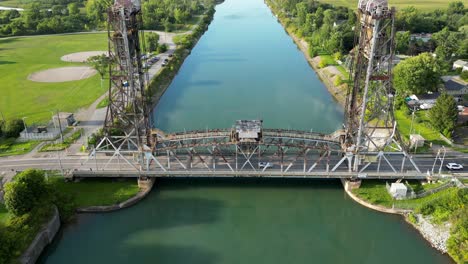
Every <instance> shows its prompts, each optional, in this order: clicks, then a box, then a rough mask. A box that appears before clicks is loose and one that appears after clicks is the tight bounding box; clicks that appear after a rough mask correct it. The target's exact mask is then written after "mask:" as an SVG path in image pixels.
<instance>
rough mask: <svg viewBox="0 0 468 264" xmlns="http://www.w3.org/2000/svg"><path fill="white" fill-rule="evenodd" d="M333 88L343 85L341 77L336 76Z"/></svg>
mask: <svg viewBox="0 0 468 264" xmlns="http://www.w3.org/2000/svg"><path fill="white" fill-rule="evenodd" d="M333 84H334V85H335V86H340V85H342V84H343V79H341V76H336V78H335V81H334V83H333Z"/></svg>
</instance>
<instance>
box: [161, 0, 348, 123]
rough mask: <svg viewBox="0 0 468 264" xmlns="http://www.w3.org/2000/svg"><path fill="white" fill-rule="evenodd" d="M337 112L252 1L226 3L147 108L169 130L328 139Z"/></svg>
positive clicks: (297, 53)
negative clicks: (255, 122) (262, 131)
mask: <svg viewBox="0 0 468 264" xmlns="http://www.w3.org/2000/svg"><path fill="white" fill-rule="evenodd" d="M342 111H343V110H342V109H341V107H340V106H339V105H337V104H336V102H334V101H333V98H332V97H331V95H330V94H329V93H328V91H327V89H326V88H325V86H324V85H323V84H322V83H321V82H320V80H319V79H318V78H317V76H316V75H315V73H314V71H313V70H312V69H311V68H310V67H309V65H308V63H307V61H306V59H305V58H304V56H303V54H302V53H301V52H300V50H298V48H297V46H296V45H295V44H294V42H293V40H292V39H291V38H290V37H289V36H288V35H287V33H286V32H285V31H284V30H283V28H282V26H281V24H279V23H278V22H277V21H276V18H275V17H274V16H273V15H272V13H271V12H270V10H269V8H268V7H267V6H266V5H265V4H264V3H263V2H262V1H260V0H226V2H224V3H223V4H221V5H219V6H218V8H217V11H216V14H215V18H214V21H213V22H212V23H211V25H210V27H209V30H208V31H207V32H206V33H205V35H204V36H203V37H202V38H201V39H200V41H199V42H198V44H197V45H196V47H195V48H194V49H193V50H192V53H191V55H190V56H189V57H188V58H187V59H186V60H185V62H184V64H183V66H182V68H181V70H180V72H179V74H178V75H177V76H176V78H175V79H174V81H173V82H172V84H171V86H170V87H169V89H168V90H167V92H166V93H165V94H164V95H163V97H162V98H161V101H160V102H159V104H158V106H157V107H156V109H155V114H154V117H155V118H154V120H155V126H156V127H158V128H161V129H164V130H169V131H183V130H184V129H187V130H188V129H204V128H207V127H208V128H229V127H231V126H232V124H234V121H235V120H237V119H257V118H260V119H263V120H264V125H265V126H266V127H275V128H297V129H305V130H310V129H313V130H314V131H320V132H331V131H334V130H336V129H337V128H339V127H340V126H341V123H342V120H343V112H342Z"/></svg>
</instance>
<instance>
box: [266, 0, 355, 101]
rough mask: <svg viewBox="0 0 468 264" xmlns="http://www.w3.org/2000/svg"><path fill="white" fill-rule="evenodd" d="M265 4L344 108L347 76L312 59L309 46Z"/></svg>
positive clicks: (276, 11) (269, 3)
mask: <svg viewBox="0 0 468 264" xmlns="http://www.w3.org/2000/svg"><path fill="white" fill-rule="evenodd" d="M265 3H266V5H267V6H268V7H269V9H270V11H271V12H272V13H273V14H274V15H275V17H276V18H277V21H278V22H279V23H280V24H281V25H282V26H283V29H284V30H285V31H286V33H287V34H288V35H289V36H290V37H291V38H292V39H293V41H294V43H295V44H296V46H297V47H298V48H299V49H300V50H301V52H302V53H303V54H304V57H305V58H306V60H307V62H308V63H309V65H310V66H311V67H312V68H313V69H314V71H315V73H316V74H317V76H318V77H319V78H320V80H321V81H322V83H323V84H324V85H325V87H326V88H327V90H328V92H329V93H330V94H331V95H332V96H333V98H334V99H335V100H336V101H337V102H338V103H339V104H340V105H341V106H342V107H343V108H344V107H345V104H346V95H347V90H348V84H347V83H346V82H344V81H343V80H346V79H348V76H345V75H344V74H343V73H342V72H340V71H339V70H338V69H337V68H336V67H335V66H333V65H329V66H328V65H326V63H323V62H322V61H324V59H322V58H321V57H320V56H314V57H312V56H311V55H310V52H309V50H310V44H309V43H308V42H307V41H306V40H305V39H303V38H300V37H298V36H297V34H296V33H295V32H294V31H293V29H292V28H290V27H288V26H287V25H286V23H285V21H284V20H283V19H282V18H281V17H282V16H280V15H279V14H278V10H277V9H276V8H274V7H273V5H272V3H271V1H270V0H265Z"/></svg>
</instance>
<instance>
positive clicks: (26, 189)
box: [4, 169, 47, 216]
mask: <svg viewBox="0 0 468 264" xmlns="http://www.w3.org/2000/svg"><path fill="white" fill-rule="evenodd" d="M46 195H47V185H46V182H45V178H44V172H43V171H41V170H33V169H29V170H25V171H23V172H21V173H19V174H18V175H16V177H15V180H14V181H13V182H9V183H7V184H6V185H5V197H4V198H5V206H6V208H7V209H8V211H9V212H11V213H12V214H14V215H15V216H20V215H23V214H25V213H28V212H30V211H31V210H32V209H33V208H34V206H35V205H37V203H38V202H39V201H41V200H42V199H43V198H44V197H46Z"/></svg>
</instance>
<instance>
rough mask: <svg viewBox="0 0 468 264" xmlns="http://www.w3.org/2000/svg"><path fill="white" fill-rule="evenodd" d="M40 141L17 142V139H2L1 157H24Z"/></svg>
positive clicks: (0, 140)
mask: <svg viewBox="0 0 468 264" xmlns="http://www.w3.org/2000/svg"><path fill="white" fill-rule="evenodd" d="M37 144H39V141H28V142H16V139H14V138H9V139H0V157H4V156H12V155H22V154H26V153H28V152H30V151H31V150H32V149H33V148H35V147H36V146H37Z"/></svg>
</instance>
